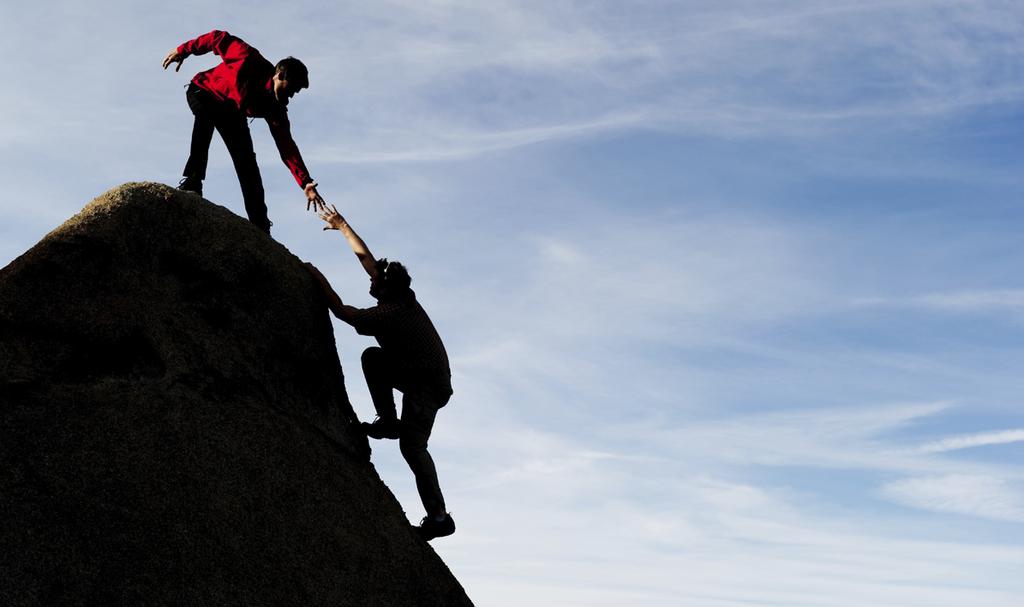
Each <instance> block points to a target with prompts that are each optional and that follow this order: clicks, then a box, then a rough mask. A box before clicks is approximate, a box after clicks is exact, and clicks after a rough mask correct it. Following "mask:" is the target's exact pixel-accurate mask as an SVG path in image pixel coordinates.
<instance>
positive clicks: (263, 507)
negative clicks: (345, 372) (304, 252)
mask: <svg viewBox="0 0 1024 607" xmlns="http://www.w3.org/2000/svg"><path fill="white" fill-rule="evenodd" d="M353 422H355V414H354V413H353V411H352V406H351V404H350V403H349V401H348V396H347V394H346V392H345V384H344V379H343V377H342V372H341V367H340V364H339V361H338V356H337V352H336V350H335V344H334V337H333V333H332V330H331V324H330V320H329V318H328V312H327V310H326V306H325V305H324V303H323V301H322V300H321V299H320V298H319V290H318V289H317V288H316V286H315V284H314V283H313V280H312V279H311V277H310V276H309V275H308V274H307V273H306V271H305V269H304V268H303V267H302V263H301V261H300V260H299V259H298V258H296V257H295V256H293V255H292V254H291V253H289V252H288V251H287V250H286V249H285V248H284V247H283V246H281V245H280V244H278V243H276V242H274V241H272V240H270V239H269V238H267V237H266V236H265V235H263V234H262V233H261V232H259V231H258V230H257V229H256V228H254V227H253V226H252V225H251V224H249V223H248V222H247V221H246V220H244V219H242V218H240V217H238V216H236V215H234V214H232V213H231V212H229V211H227V210H226V209H223V208H221V207H218V206H216V205H213V204H211V203H209V202H207V201H204V200H202V199H200V198H199V197H198V196H194V195H192V194H187V193H183V192H179V191H177V190H174V189H172V188H169V187H167V186H164V185H160V184H154V183H130V184H126V185H124V186H121V187H119V188H116V189H114V190H111V191H110V192H107V193H106V194H104V195H103V196H100V197H99V198H97V199H96V200H94V201H93V202H92V203H90V204H89V205H88V206H86V207H85V208H84V209H83V210H82V211H81V212H80V213H79V214H78V215H76V216H75V217H73V218H71V219H70V220H68V221H67V222H66V223H64V224H63V225H62V226H60V227H59V228H57V229H56V230H54V231H53V232H51V233H50V234H48V235H47V236H46V237H45V238H43V240H42V241H40V242H39V244H37V245H36V246H34V247H33V248H31V249H30V250H29V251H27V252H26V253H25V254H23V255H22V256H21V257H19V258H18V259H16V260H15V261H13V262H12V263H11V264H10V265H9V266H7V267H6V268H4V269H2V270H0V513H2V517H0V604H3V605H58V604H60V605H143V604H144V605H360V606H362V605H417V606H431V605H471V603H470V601H469V599H468V598H467V597H466V594H465V592H464V591H463V589H462V587H461V586H460V585H459V583H458V581H457V580H456V579H455V578H454V577H453V576H452V574H451V573H450V572H449V570H448V568H447V567H446V566H445V565H444V563H443V562H442V561H441V559H440V558H438V556H437V555H436V554H435V553H434V551H433V549H431V548H430V547H429V546H428V545H427V544H425V543H424V542H422V541H421V540H420V539H419V538H418V537H416V535H415V534H414V533H413V531H412V530H411V528H410V527H409V524H408V521H407V519H406V517H405V515H404V513H403V512H402V510H401V508H400V506H399V505H398V503H397V501H396V500H395V498H394V496H393V495H392V494H391V492H390V491H389V490H388V489H387V487H385V486H384V484H383V483H382V482H381V480H380V477H379V476H378V475H377V473H376V471H375V470H374V468H373V466H372V465H371V464H370V463H369V461H368V457H369V449H368V446H367V444H366V439H365V437H362V436H361V435H359V434H358V433H357V432H354V431H353Z"/></svg>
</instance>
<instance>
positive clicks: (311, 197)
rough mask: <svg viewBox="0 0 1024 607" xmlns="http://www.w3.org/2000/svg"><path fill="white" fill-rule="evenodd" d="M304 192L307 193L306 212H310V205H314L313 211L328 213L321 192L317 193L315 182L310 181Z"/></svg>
mask: <svg viewBox="0 0 1024 607" xmlns="http://www.w3.org/2000/svg"><path fill="white" fill-rule="evenodd" d="M303 191H305V192H306V210H307V211H308V210H309V207H310V205H312V206H313V210H314V211H316V212H318V213H319V212H321V211H326V210H327V203H326V202H324V199H323V197H322V196H320V192H317V191H316V182H315V181H310V182H309V183H307V184H306V187H304V188H303Z"/></svg>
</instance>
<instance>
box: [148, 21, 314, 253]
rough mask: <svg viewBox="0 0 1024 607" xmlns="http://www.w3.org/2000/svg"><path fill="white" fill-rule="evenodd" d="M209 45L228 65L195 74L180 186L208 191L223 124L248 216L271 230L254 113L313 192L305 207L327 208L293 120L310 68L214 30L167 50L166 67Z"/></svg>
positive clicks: (306, 190)
mask: <svg viewBox="0 0 1024 607" xmlns="http://www.w3.org/2000/svg"><path fill="white" fill-rule="evenodd" d="M210 51H212V52H213V53H214V54H215V55H218V56H220V58H221V63H220V64H219V65H217V66H216V67H214V68H212V69H209V70H206V71H204V72H199V73H198V74H196V75H195V76H194V77H193V78H192V81H191V82H190V83H189V85H188V87H187V90H186V92H185V99H186V100H187V101H188V106H189V108H190V109H191V110H192V113H193V114H194V115H195V123H194V124H193V126H192V146H191V149H190V151H189V157H188V161H187V162H186V163H185V170H184V171H183V172H182V175H183V177H184V178H183V179H182V180H181V183H179V184H178V187H179V188H180V189H182V190H186V191H189V192H195V193H196V194H199V195H202V193H203V179H205V178H206V164H207V160H208V156H209V151H210V142H211V140H212V139H213V131H214V129H216V130H217V131H219V132H220V136H221V138H223V139H224V145H226V146H227V148H228V153H229V154H231V160H232V162H233V163H234V165H235V172H236V173H237V174H238V183H239V184H240V185H241V186H242V199H243V201H244V202H245V212H246V214H248V216H249V221H251V222H252V223H253V224H255V225H256V227H258V228H259V229H261V230H263V231H264V232H266V233H267V234H270V226H271V222H270V219H269V218H268V217H267V205H266V203H265V202H264V199H263V180H262V179H261V178H260V168H259V165H258V164H256V153H255V152H254V151H253V147H252V136H251V135H250V133H249V125H248V124H246V119H247V118H248V117H255V118H263V119H265V120H266V121H267V125H268V126H269V127H270V134H271V135H272V136H273V137H274V142H275V143H276V144H277V149H278V151H279V152H280V153H281V160H283V161H284V163H285V164H286V165H287V166H288V169H289V170H290V171H291V173H292V175H293V176H294V177H295V181H297V182H298V183H299V187H300V188H302V190H303V192H304V193H305V194H306V210H307V211H308V210H309V209H310V207H311V206H312V208H313V209H314V210H316V211H323V210H324V201H323V198H321V197H320V194H319V193H318V192H317V189H316V186H317V184H316V182H315V181H313V179H312V178H311V177H310V176H309V171H307V170H306V165H305V163H303V162H302V156H301V155H300V154H299V148H298V146H297V145H296V144H295V141H294V140H293V139H292V135H291V126H290V123H289V122H288V101H289V99H291V97H292V96H293V95H295V94H296V93H298V92H299V91H300V90H301V89H304V88H308V87H309V72H308V70H307V69H306V66H305V65H303V63H302V62H301V61H299V60H298V59H296V58H294V57H286V58H284V59H282V60H281V61H279V62H278V63H277V65H274V64H272V63H270V62H269V61H267V60H266V59H264V58H263V56H262V55H260V53H259V51H257V50H256V49H254V48H253V47H251V46H249V45H248V44H246V43H245V42H244V41H242V40H241V39H240V38H237V37H235V36H232V35H231V34H229V33H227V32H224V31H220V30H214V31H212V32H210V33H208V34H203V35H202V36H199V37H198V38H196V39H194V40H189V41H188V42H185V43H183V44H181V45H179V46H178V47H177V48H175V49H173V50H172V51H171V52H169V53H167V56H166V57H164V62H163V66H164V69H165V70H166V69H167V67H168V66H169V65H171V64H172V63H177V66H176V67H175V68H174V71H178V70H180V69H181V64H182V62H183V61H184V60H185V58H186V57H188V56H189V55H204V54H206V53H208V52H210Z"/></svg>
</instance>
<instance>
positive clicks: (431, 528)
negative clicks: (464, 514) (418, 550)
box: [413, 514, 455, 542]
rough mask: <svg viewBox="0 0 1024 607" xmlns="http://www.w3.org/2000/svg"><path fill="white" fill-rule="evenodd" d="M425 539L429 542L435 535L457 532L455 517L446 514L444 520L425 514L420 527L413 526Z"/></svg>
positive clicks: (441, 535)
mask: <svg viewBox="0 0 1024 607" xmlns="http://www.w3.org/2000/svg"><path fill="white" fill-rule="evenodd" d="M413 529H415V530H416V533H418V534H419V536H420V537H421V538H423V541H425V542H429V541H430V540H432V539H434V538H435V537H446V536H449V535H451V534H453V533H455V519H453V518H452V515H451V514H445V515H444V520H443V521H437V520H434V517H432V516H425V517H423V520H422V521H420V526H419V527H413Z"/></svg>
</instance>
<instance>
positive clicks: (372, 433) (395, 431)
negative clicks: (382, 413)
mask: <svg viewBox="0 0 1024 607" xmlns="http://www.w3.org/2000/svg"><path fill="white" fill-rule="evenodd" d="M360 427H362V429H363V432H365V433H366V436H369V437H370V438H398V435H399V429H400V428H401V426H400V422H399V421H398V420H397V419H383V418H381V417H378V418H377V419H375V420H373V423H372V424H368V423H366V422H363V423H362V424H360Z"/></svg>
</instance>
